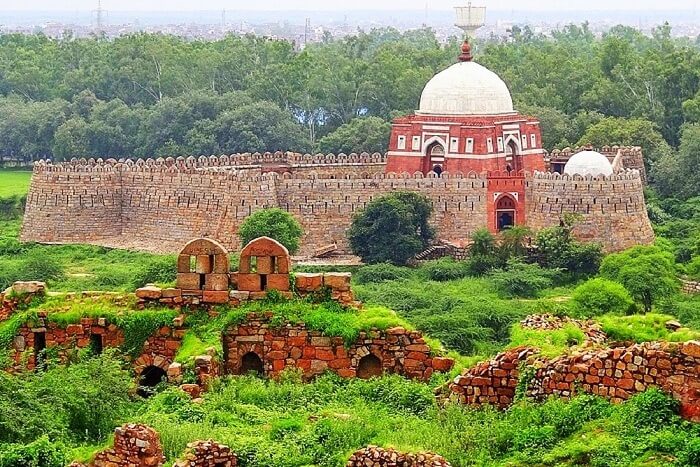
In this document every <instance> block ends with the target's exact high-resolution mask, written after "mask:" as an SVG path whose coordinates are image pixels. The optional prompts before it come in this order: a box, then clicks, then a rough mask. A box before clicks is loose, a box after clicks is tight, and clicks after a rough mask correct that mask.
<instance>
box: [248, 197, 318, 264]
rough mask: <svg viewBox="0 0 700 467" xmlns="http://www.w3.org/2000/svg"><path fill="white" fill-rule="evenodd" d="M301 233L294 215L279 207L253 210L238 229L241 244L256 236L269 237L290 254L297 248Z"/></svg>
mask: <svg viewBox="0 0 700 467" xmlns="http://www.w3.org/2000/svg"><path fill="white" fill-rule="evenodd" d="M303 233H304V231H303V230H302V229H301V225H300V224H299V222H298V221H297V220H296V219H295V218H294V216H292V215H291V214H290V213H288V212H287V211H285V210H283V209H279V208H268V209H262V210H260V211H256V212H254V213H253V214H251V215H250V216H248V217H247V218H246V219H245V220H244V221H243V223H242V224H241V227H240V229H239V230H238V235H239V236H240V238H241V244H243V245H246V244H248V243H249V242H250V241H252V240H255V239H256V238H258V237H270V238H272V239H274V240H277V241H278V242H280V243H281V244H282V245H284V246H285V247H286V248H287V250H289V253H291V254H294V253H296V252H297V251H298V250H299V240H300V239H301V236H302V234H303Z"/></svg>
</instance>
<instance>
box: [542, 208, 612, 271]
mask: <svg viewBox="0 0 700 467" xmlns="http://www.w3.org/2000/svg"><path fill="white" fill-rule="evenodd" d="M575 222H576V220H575V219H573V218H569V219H564V221H563V222H562V225H559V226H557V227H549V228H546V229H542V230H540V231H539V232H538V233H537V236H536V237H535V246H536V247H537V250H536V254H537V262H538V263H539V264H540V265H541V266H543V267H546V268H553V269H562V270H564V271H566V272H568V273H570V274H572V275H573V276H591V275H593V274H595V273H596V272H598V268H599V267H600V261H601V259H602V257H603V251H602V247H601V246H600V245H599V244H597V243H581V242H578V241H576V240H575V239H574V238H573V235H572V230H573V228H574V224H575Z"/></svg>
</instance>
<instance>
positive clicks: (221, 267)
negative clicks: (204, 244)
mask: <svg viewBox="0 0 700 467" xmlns="http://www.w3.org/2000/svg"><path fill="white" fill-rule="evenodd" d="M211 272H213V273H214V274H228V273H229V272H230V265H229V260H228V256H226V255H221V254H219V255H214V264H213V265H212V270H211Z"/></svg>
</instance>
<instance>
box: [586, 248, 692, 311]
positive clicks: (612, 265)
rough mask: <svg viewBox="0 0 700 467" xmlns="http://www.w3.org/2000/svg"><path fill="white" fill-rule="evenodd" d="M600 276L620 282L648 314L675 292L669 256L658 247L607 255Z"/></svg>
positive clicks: (676, 284)
mask: <svg viewBox="0 0 700 467" xmlns="http://www.w3.org/2000/svg"><path fill="white" fill-rule="evenodd" d="M600 274H601V276H603V277H605V278H607V279H611V280H614V281H617V282H619V283H621V284H622V285H623V286H624V287H625V288H626V289H627V290H628V291H629V292H630V294H631V295H632V296H633V297H634V298H635V299H636V300H637V301H638V302H640V303H642V304H643V305H644V311H645V312H647V313H649V312H650V311H651V309H652V306H653V305H654V303H656V302H658V301H659V300H661V299H664V298H668V297H670V296H672V295H673V294H674V293H675V292H677V291H678V289H679V287H678V281H677V280H676V268H675V261H674V257H673V254H672V253H669V252H667V251H664V250H662V249H661V248H659V247H657V246H637V247H634V248H630V249H629V250H626V251H623V252H622V253H617V254H612V255H608V256H607V257H606V258H605V259H604V260H603V264H602V265H601V267H600Z"/></svg>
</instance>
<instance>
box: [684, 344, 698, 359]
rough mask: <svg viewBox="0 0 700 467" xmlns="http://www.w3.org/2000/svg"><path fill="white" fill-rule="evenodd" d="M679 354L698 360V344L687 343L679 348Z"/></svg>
mask: <svg viewBox="0 0 700 467" xmlns="http://www.w3.org/2000/svg"><path fill="white" fill-rule="evenodd" d="M681 353H682V354H683V355H687V356H689V357H694V358H700V342H698V341H688V342H686V343H685V344H683V346H682V347H681Z"/></svg>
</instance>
